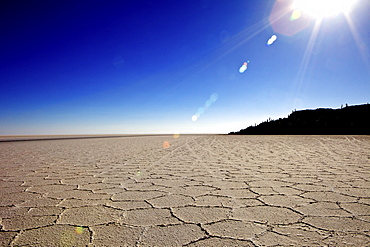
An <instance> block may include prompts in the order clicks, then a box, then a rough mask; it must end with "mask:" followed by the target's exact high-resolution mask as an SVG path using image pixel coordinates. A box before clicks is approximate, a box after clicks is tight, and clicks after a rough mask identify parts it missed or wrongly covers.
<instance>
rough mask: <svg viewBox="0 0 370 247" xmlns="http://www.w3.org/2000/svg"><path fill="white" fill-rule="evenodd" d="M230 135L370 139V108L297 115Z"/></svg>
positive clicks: (350, 108) (350, 107)
mask: <svg viewBox="0 0 370 247" xmlns="http://www.w3.org/2000/svg"><path fill="white" fill-rule="evenodd" d="M229 135H370V104H364V105H354V106H348V105H347V104H346V106H345V107H341V108H340V109H331V108H318V109H315V110H301V111H293V112H292V113H291V114H290V115H289V116H288V117H287V118H279V119H277V120H271V119H268V120H267V121H265V122H262V123H260V124H258V125H255V126H249V127H248V128H246V129H242V130H240V131H238V132H230V133H229Z"/></svg>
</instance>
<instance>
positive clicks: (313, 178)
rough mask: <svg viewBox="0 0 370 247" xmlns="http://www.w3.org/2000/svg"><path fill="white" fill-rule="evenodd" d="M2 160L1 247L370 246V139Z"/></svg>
mask: <svg viewBox="0 0 370 247" xmlns="http://www.w3.org/2000/svg"><path fill="white" fill-rule="evenodd" d="M175 137H178V136H175ZM0 164H1V165H0V168H1V170H0V198H1V199H0V217H1V220H0V227H1V228H0V245H1V246H276V245H278V244H279V245H282V246H289V245H294V246H348V245H352V246H369V245H370V136H223V135H197V136H192V135H182V136H180V137H178V138H174V137H173V136H138V137H134V136H126V137H117V138H115V137H111V138H96V139H59V140H38V141H27V142H26V141H17V142H2V143H0Z"/></svg>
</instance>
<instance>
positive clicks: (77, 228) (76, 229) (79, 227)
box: [75, 226, 84, 234]
mask: <svg viewBox="0 0 370 247" xmlns="http://www.w3.org/2000/svg"><path fill="white" fill-rule="evenodd" d="M75 231H76V233H77V234H82V233H83V232H84V228H83V227H82V226H76V228H75Z"/></svg>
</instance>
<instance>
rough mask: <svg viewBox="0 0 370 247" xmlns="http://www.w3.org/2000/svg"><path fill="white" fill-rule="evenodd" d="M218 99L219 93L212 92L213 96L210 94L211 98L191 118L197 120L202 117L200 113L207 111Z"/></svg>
mask: <svg viewBox="0 0 370 247" xmlns="http://www.w3.org/2000/svg"><path fill="white" fill-rule="evenodd" d="M217 99H218V94H217V93H212V94H211V96H209V99H208V100H207V101H206V103H205V104H204V106H201V107H199V108H198V111H197V113H196V114H194V115H193V116H192V117H191V120H192V121H193V122H195V121H197V120H198V118H199V117H200V115H202V114H203V113H204V112H206V111H207V110H208V108H209V107H210V106H211V105H212V104H213V103H215V102H216V101H217Z"/></svg>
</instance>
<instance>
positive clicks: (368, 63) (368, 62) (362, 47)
mask: <svg viewBox="0 0 370 247" xmlns="http://www.w3.org/2000/svg"><path fill="white" fill-rule="evenodd" d="M345 17H346V20H347V23H348V26H349V29H350V30H351V34H352V36H353V38H354V40H355V42H356V45H357V48H358V51H359V54H360V56H361V58H362V61H363V62H364V65H365V67H366V69H367V71H368V72H369V75H370V59H369V56H368V55H369V49H368V47H367V46H366V44H365V42H363V39H362V38H361V35H360V34H359V32H358V31H357V29H356V26H355V25H354V23H353V20H352V18H351V16H349V15H348V14H346V15H345Z"/></svg>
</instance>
